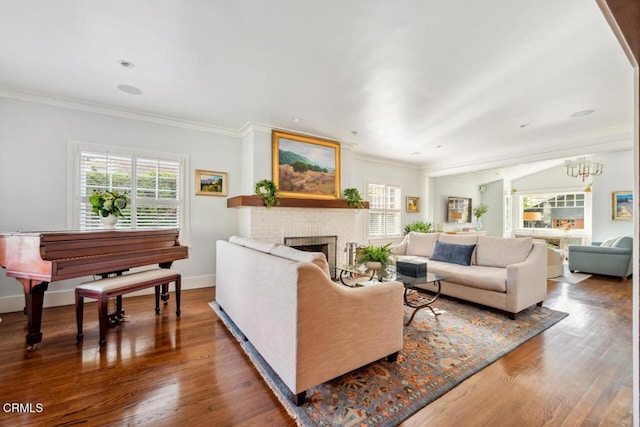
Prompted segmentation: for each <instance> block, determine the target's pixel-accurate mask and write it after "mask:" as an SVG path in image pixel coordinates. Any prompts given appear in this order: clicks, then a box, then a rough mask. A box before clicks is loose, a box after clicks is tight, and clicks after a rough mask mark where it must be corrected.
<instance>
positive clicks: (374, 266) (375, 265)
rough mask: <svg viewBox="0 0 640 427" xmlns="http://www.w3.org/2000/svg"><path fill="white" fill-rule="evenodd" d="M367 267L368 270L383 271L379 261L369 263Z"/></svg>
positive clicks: (366, 264)
mask: <svg viewBox="0 0 640 427" xmlns="http://www.w3.org/2000/svg"><path fill="white" fill-rule="evenodd" d="M365 266H366V267H367V269H368V270H376V271H377V270H382V263H381V262H378V261H367V262H366V263H365Z"/></svg>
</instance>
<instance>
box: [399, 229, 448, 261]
mask: <svg viewBox="0 0 640 427" xmlns="http://www.w3.org/2000/svg"><path fill="white" fill-rule="evenodd" d="M439 235H440V233H418V232H416V231H411V232H409V234H408V235H407V249H406V251H405V255H416V256H423V257H430V256H431V254H433V246H434V244H435V242H436V241H437V240H438V236H439Z"/></svg>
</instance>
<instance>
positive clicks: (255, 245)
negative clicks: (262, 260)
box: [244, 239, 277, 254]
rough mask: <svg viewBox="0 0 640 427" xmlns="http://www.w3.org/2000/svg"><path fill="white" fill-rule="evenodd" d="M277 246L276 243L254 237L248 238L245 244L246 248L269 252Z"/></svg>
mask: <svg viewBox="0 0 640 427" xmlns="http://www.w3.org/2000/svg"><path fill="white" fill-rule="evenodd" d="M276 246H277V245H276V244H275V243H267V242H262V241H260V240H253V239H249V240H247V242H246V243H245V244H244V247H245V248H250V249H254V250H256V251H260V252H264V253H267V254H268V253H269V252H271V250H272V249H273V248H275V247H276Z"/></svg>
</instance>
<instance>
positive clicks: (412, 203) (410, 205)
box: [407, 196, 420, 213]
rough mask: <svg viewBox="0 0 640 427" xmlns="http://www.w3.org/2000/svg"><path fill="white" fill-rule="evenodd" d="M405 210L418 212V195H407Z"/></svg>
mask: <svg viewBox="0 0 640 427" xmlns="http://www.w3.org/2000/svg"><path fill="white" fill-rule="evenodd" d="M407 212H409V213H416V212H420V197H412V196H407Z"/></svg>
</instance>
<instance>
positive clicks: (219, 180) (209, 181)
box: [196, 169, 227, 196]
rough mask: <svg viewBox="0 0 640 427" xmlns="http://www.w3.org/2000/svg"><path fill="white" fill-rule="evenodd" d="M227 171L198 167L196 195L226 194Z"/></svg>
mask: <svg viewBox="0 0 640 427" xmlns="http://www.w3.org/2000/svg"><path fill="white" fill-rule="evenodd" d="M226 195H227V173H226V172H214V171H205V170H201V169H196V196H226Z"/></svg>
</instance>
